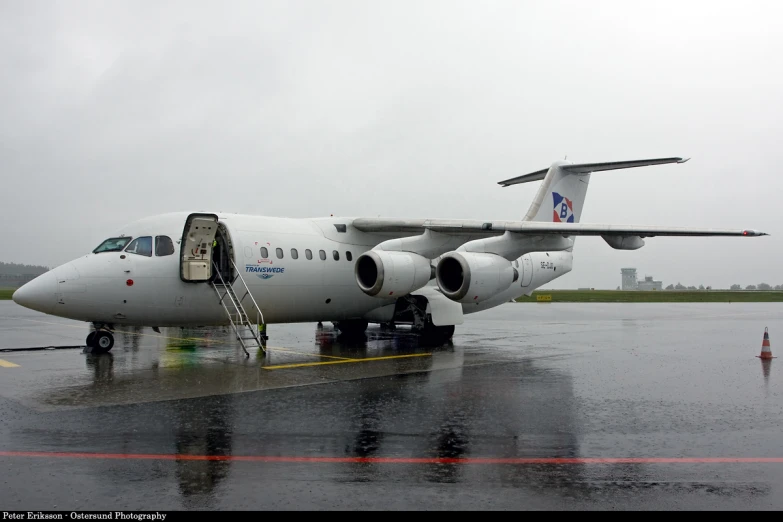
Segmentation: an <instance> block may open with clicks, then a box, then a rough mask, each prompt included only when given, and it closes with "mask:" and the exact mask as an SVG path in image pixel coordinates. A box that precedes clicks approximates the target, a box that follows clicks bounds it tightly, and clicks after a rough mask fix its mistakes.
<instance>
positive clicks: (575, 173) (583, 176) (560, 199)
mask: <svg viewBox="0 0 783 522" xmlns="http://www.w3.org/2000/svg"><path fill="white" fill-rule="evenodd" d="M686 161H688V160H687V159H682V158H659V159H649V160H635V161H616V162H611V163H580V164H574V163H570V162H567V161H556V162H554V163H552V165H551V166H550V167H549V168H548V169H543V170H539V171H537V172H533V173H531V174H525V175H524V176H517V177H516V178H511V179H507V180H505V181H500V182H498V183H499V185H501V186H503V187H508V186H511V185H516V184H518V183H528V182H531V181H540V180H543V181H544V182H543V183H542V184H541V187H540V188H539V189H538V193H537V194H536V197H535V198H534V199H533V202H532V203H531V204H530V208H529V209H528V211H527V214H526V215H525V217H524V221H547V222H553V221H555V222H563V223H579V217H580V216H581V215H582V208H583V206H584V202H585V196H586V195H587V185H588V184H589V183H590V173H591V172H598V171H602V170H615V169H630V168H633V167H643V166H647V165H663V164H666V163H685V162H686Z"/></svg>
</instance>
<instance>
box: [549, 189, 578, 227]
mask: <svg viewBox="0 0 783 522" xmlns="http://www.w3.org/2000/svg"><path fill="white" fill-rule="evenodd" d="M552 198H553V199H554V200H555V201H554V202H555V206H554V210H552V221H554V222H555V223H573V222H574V203H573V202H572V201H571V200H570V199H568V198H566V197H563V196H561V195H560V194H558V193H557V192H552Z"/></svg>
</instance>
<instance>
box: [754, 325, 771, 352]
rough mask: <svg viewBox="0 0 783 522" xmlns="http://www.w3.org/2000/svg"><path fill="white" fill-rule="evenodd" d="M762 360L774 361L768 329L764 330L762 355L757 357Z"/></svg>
mask: <svg viewBox="0 0 783 522" xmlns="http://www.w3.org/2000/svg"><path fill="white" fill-rule="evenodd" d="M756 357H759V358H761V359H774V357H772V350H771V349H770V347H769V332H768V331H767V328H764V340H763V341H761V355H757V356H756Z"/></svg>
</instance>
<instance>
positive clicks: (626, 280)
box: [620, 268, 663, 291]
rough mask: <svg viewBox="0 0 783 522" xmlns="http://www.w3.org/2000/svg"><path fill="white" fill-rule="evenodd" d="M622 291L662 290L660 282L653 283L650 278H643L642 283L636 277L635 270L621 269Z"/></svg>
mask: <svg viewBox="0 0 783 522" xmlns="http://www.w3.org/2000/svg"><path fill="white" fill-rule="evenodd" d="M620 273H621V274H622V286H621V289H622V290H648V291H649V290H663V282H662V281H653V278H652V276H645V277H644V280H643V281H639V280H638V279H637V277H636V269H635V268H621V269H620Z"/></svg>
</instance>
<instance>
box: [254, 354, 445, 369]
mask: <svg viewBox="0 0 783 522" xmlns="http://www.w3.org/2000/svg"><path fill="white" fill-rule="evenodd" d="M430 355H432V354H431V353H412V354H408V355H388V356H386V357H367V358H365V359H345V360H342V361H321V362H311V363H294V364H280V365H277V366H262V367H261V368H263V369H264V370H282V369H285V368H302V367H304V366H324V365H327V364H345V363H360V362H369V361H388V360H390V359H405V358H408V357H427V356H430Z"/></svg>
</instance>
